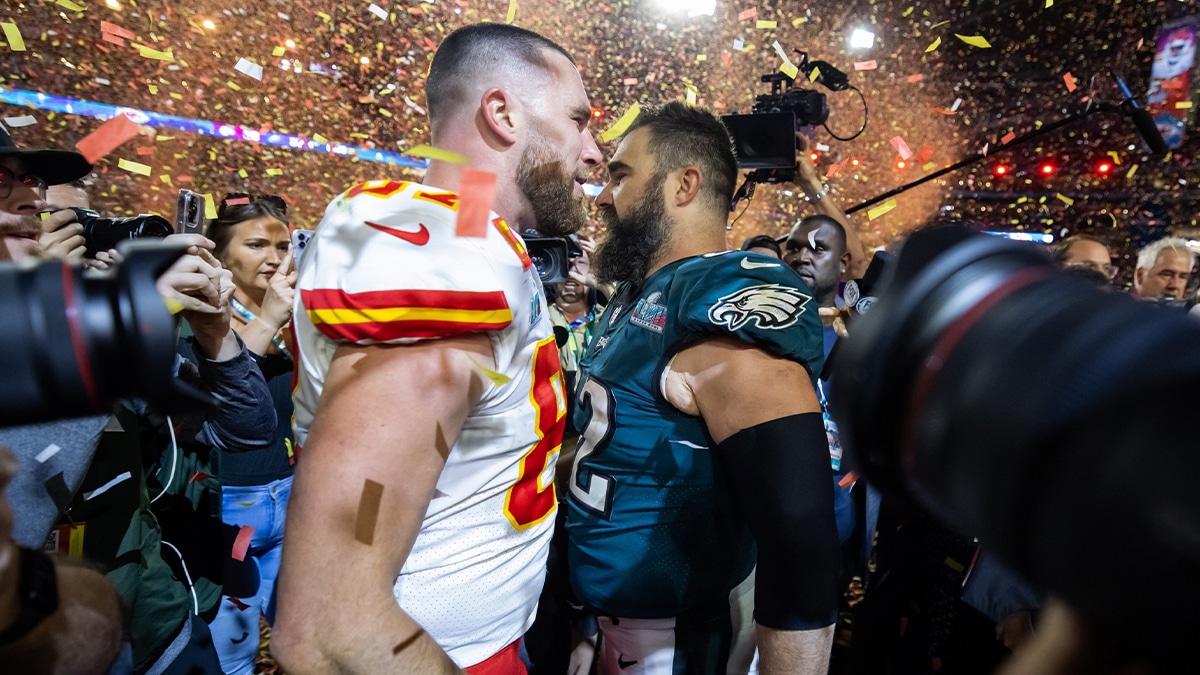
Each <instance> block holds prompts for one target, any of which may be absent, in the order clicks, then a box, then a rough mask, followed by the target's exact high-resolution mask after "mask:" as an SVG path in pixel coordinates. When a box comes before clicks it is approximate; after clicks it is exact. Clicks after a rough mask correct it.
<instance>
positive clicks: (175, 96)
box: [171, 91, 183, 101]
mask: <svg viewBox="0 0 1200 675" xmlns="http://www.w3.org/2000/svg"><path fill="white" fill-rule="evenodd" d="M171 98H173V99H175V100H177V101H182V100H183V94H180V93H179V92H177V91H173V92H171Z"/></svg>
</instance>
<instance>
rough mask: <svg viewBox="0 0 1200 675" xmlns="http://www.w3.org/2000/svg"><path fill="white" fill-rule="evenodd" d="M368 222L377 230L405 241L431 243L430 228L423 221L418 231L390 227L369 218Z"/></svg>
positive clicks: (369, 225) (422, 243) (419, 244)
mask: <svg viewBox="0 0 1200 675" xmlns="http://www.w3.org/2000/svg"><path fill="white" fill-rule="evenodd" d="M366 223H367V226H368V227H373V228H375V229H376V230H379V231H380V232H386V233H387V234H390V235H392V236H393V237H396V238H398V239H403V240H404V241H407V242H408V243H410V244H416V245H417V246H424V245H425V244H428V243H429V228H428V227H425V225H424V224H423V223H422V224H421V225H420V226H419V228H418V229H417V230H416V231H413V230H398V229H396V228H394V227H388V226H386V225H379V224H378V223H372V222H371V221H369V220H368V221H366Z"/></svg>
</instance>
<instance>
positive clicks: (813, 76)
mask: <svg viewBox="0 0 1200 675" xmlns="http://www.w3.org/2000/svg"><path fill="white" fill-rule="evenodd" d="M820 76H821V69H820V68H815V67H814V68H813V69H812V72H811V73H809V74H808V81H809V82H816V81H817V78H818V77H820Z"/></svg>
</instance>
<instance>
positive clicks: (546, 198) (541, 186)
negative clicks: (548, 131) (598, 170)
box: [517, 137, 587, 237]
mask: <svg viewBox="0 0 1200 675" xmlns="http://www.w3.org/2000/svg"><path fill="white" fill-rule="evenodd" d="M517 187H518V188H519V189H520V190H521V194H523V195H525V199H527V200H529V205H530V207H531V208H532V209H533V219H534V222H536V223H537V230H538V232H540V233H541V234H543V235H545V236H547V237H564V236H566V235H568V234H574V233H575V232H578V231H579V230H580V229H581V228H582V227H583V226H584V225H586V224H587V203H586V201H584V200H582V199H579V198H577V197H575V176H574V174H572V173H571V171H569V170H568V169H567V166H566V165H565V164H564V163H563V162H562V160H561V159H559V158H558V157H557V156H555V154H554V152H553V151H552V150H551V148H550V146H549V144H548V143H546V141H545V140H544V139H542V138H540V137H539V138H538V139H537V140H535V141H533V142H532V143H530V144H529V146H528V147H526V148H525V151H524V152H522V153H521V161H520V162H519V163H518V164H517Z"/></svg>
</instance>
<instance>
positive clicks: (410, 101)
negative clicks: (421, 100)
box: [404, 96, 425, 115]
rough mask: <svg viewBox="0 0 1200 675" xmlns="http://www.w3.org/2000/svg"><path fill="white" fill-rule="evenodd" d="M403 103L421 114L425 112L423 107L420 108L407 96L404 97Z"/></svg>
mask: <svg viewBox="0 0 1200 675" xmlns="http://www.w3.org/2000/svg"><path fill="white" fill-rule="evenodd" d="M404 105H406V106H408V107H410V108H412V109H413V110H416V111H417V112H419V113H421V114H422V115H424V114H425V109H424V108H422V107H421V106H419V105H417V104H416V102H415V101H413V100H412V99H411V98H409V97H407V96H405V97H404Z"/></svg>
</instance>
